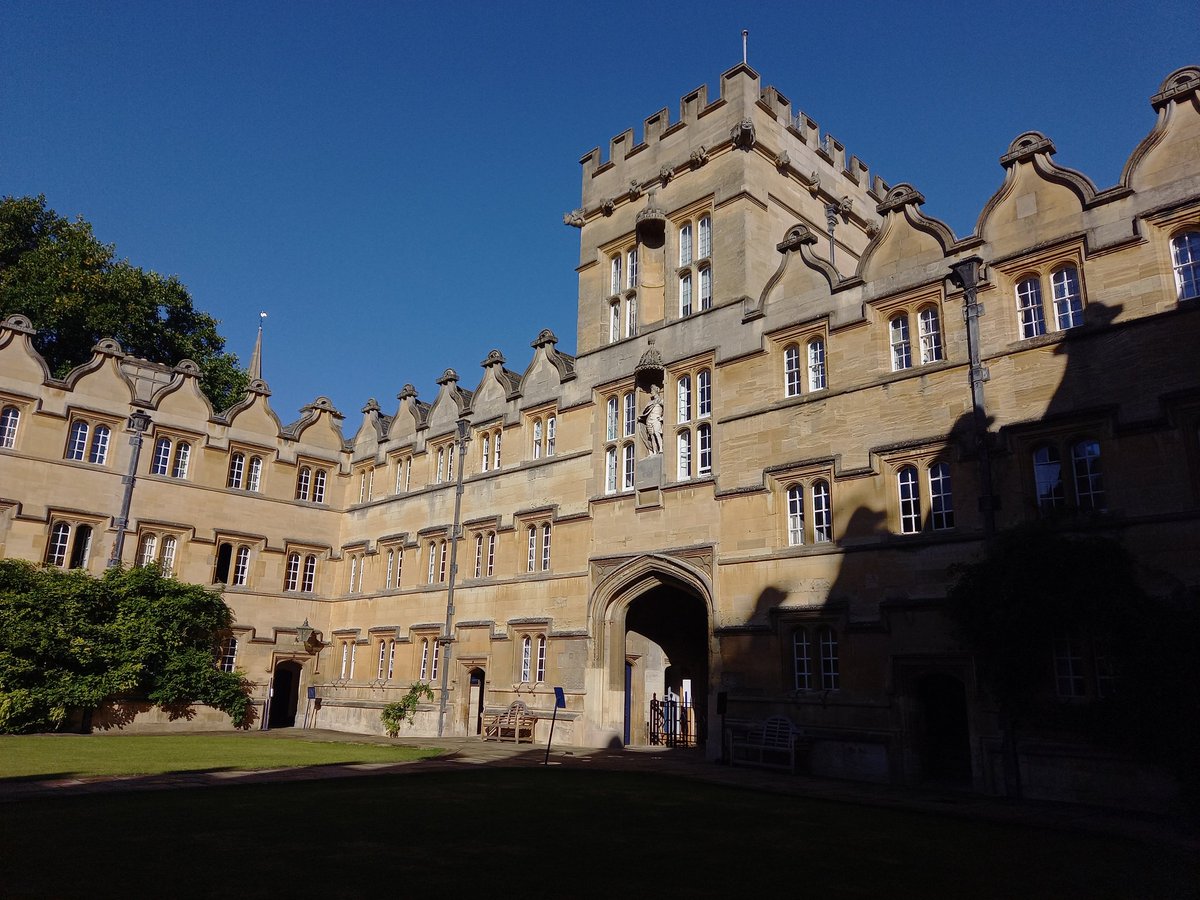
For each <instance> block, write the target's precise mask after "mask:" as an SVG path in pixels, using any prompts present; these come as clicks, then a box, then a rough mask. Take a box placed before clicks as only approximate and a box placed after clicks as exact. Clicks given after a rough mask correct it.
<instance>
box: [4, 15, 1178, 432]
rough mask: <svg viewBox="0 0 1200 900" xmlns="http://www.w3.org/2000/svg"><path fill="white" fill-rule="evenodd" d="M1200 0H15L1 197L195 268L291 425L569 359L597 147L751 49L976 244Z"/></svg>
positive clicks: (1126, 121)
mask: <svg viewBox="0 0 1200 900" xmlns="http://www.w3.org/2000/svg"><path fill="white" fill-rule="evenodd" d="M1198 13H1200V6H1198V5H1197V2H1196V0H1141V2H1138V3H1126V2H1098V0H1097V2H1090V3H1054V2H1045V0H1041V2H1029V0H1013V2H1008V3H1005V4H998V3H989V4H981V3H970V2H964V3H940V2H939V3H934V2H929V3H923V4H911V5H909V4H904V3H895V2H893V3H878V4H876V3H837V4H834V3H787V4H773V3H732V2H730V3H723V4H718V3H707V2H693V3H686V4H679V3H646V2H640V3H624V2H613V3H607V4H577V3H570V2H557V3H545V4H535V3H494V2H489V3H482V2H479V3H460V4H442V3H415V2H407V3H400V2H393V3H369V2H354V3H350V2H343V3H341V4H334V3H324V2H323V3H306V2H295V0H289V2H281V3H245V2H237V3H225V2H203V3H200V2H168V3H159V2H153V3H151V2H146V3H132V2H125V3H122V2H117V3H95V2H87V3H45V2H25V0H6V2H5V3H3V5H0V194H13V195H23V194H39V193H44V194H45V195H46V197H47V199H48V201H49V204H50V206H52V207H53V208H54V209H56V210H57V211H58V212H59V213H61V214H64V215H67V216H70V217H74V216H77V215H82V216H83V217H84V218H86V219H88V220H89V221H91V222H92V224H93V225H94V226H95V231H96V234H97V236H98V237H99V238H100V239H101V240H104V241H107V242H110V243H115V244H116V245H117V251H118V253H119V255H121V256H124V257H128V258H129V259H130V260H131V261H132V262H133V263H134V264H136V265H140V266H143V267H145V268H149V269H153V270H155V271H158V272H162V273H164V274H176V275H178V276H179V277H180V279H181V280H182V281H183V282H184V284H186V285H187V286H188V287H189V288H190V289H191V292H192V295H193V298H194V300H195V303H196V305H197V306H198V307H199V308H201V309H204V310H207V311H208V312H211V313H212V314H213V315H215V316H217V317H218V318H219V319H221V321H222V323H223V324H222V331H223V333H224V334H225V335H226V336H227V338H228V339H229V348H230V349H232V350H233V351H235V352H237V353H238V354H239V355H240V356H241V357H242V360H243V362H245V361H246V360H248V358H249V353H250V349H251V347H252V345H253V339H254V332H255V328H256V326H257V322H258V311H259V310H260V309H263V310H266V311H267V312H268V313H269V318H268V319H267V323H266V325H267V338H266V366H265V376H266V379H267V381H268V382H269V383H270V385H271V388H272V390H273V391H274V396H273V397H272V403H273V406H274V408H275V409H276V411H277V412H278V413H279V415H280V417H281V418H282V419H283V420H284V421H285V422H287V421H291V420H293V419H294V418H296V415H297V411H298V409H299V407H300V406H301V405H303V404H304V403H307V402H309V401H310V400H312V399H313V398H314V397H316V396H318V395H321V394H324V395H327V396H329V397H330V398H331V399H332V400H333V402H334V404H335V405H336V406H337V407H338V408H339V409H341V410H342V412H344V413H345V414H346V415H347V425H348V428H347V431H348V432H351V431H353V429H354V428H355V427H356V426H357V422H358V419H359V413H358V411H359V409H360V408H361V407H362V405H363V404H364V403H365V402H366V400H367V398H368V397H372V396H374V397H377V398H378V399H379V401H380V403H381V404H382V406H383V407H384V409H385V411H388V412H391V411H392V410H394V408H395V405H396V402H395V399H394V398H395V395H396V393H397V392H398V391H399V390H400V388H401V386H402V385H403V384H404V383H405V382H412V383H413V384H415V385H416V387H417V389H418V391H419V392H420V396H421V397H422V398H424V399H432V398H433V396H434V392H435V390H436V385H435V383H434V382H435V379H436V378H437V377H438V375H440V374H441V372H442V370H443V369H445V368H446V367H448V366H452V367H454V368H455V369H457V370H458V371H459V373H460V374H461V375H462V377H463V382H464V384H465V385H466V386H468V387H474V386H475V384H476V383H477V382H478V379H479V376H480V372H481V370H480V368H479V365H478V364H479V362H480V361H481V360H482V359H483V358H484V356H485V355H486V354H487V352H488V350H490V349H491V348H493V347H498V348H499V349H500V350H501V351H502V352H503V353H504V354H505V356H506V357H507V358H508V360H509V367H510V368H513V369H516V370H518V371H520V370H522V369H523V368H524V367H525V365H526V364H527V363H528V361H529V356H530V352H531V351H530V349H529V342H530V341H531V340H533V338H534V337H535V336H536V335H537V333H538V331H539V330H541V329H542V328H546V327H549V328H552V329H553V330H554V331H555V332H556V333H557V334H558V336H559V338H560V341H561V343H560V349H564V350H567V351H571V352H573V351H574V348H575V334H574V330H575V295H576V280H575V274H574V267H575V265H576V263H577V261H578V249H579V248H578V232H577V231H576V230H574V229H572V228H568V227H566V226H564V225H563V224H562V214H563V213H564V212H565V211H567V210H570V209H572V208H574V207H575V206H577V205H578V203H579V190H580V171H579V165H578V159H579V157H580V156H581V155H583V154H584V153H585V152H587V151H588V150H589V149H590V148H592V147H593V146H596V145H600V146H602V147H604V148H605V150H606V151H607V143H608V140H609V138H610V137H612V136H613V135H615V134H617V133H619V132H620V131H622V130H624V129H625V128H628V127H634V128H637V129H639V130H640V126H641V122H642V120H643V119H644V118H645V117H646V116H648V115H650V114H651V113H653V112H655V111H656V110H658V109H660V108H662V107H663V106H666V107H667V108H668V109H669V110H670V111H671V115H672V118H674V117H675V116H676V115H677V114H678V106H679V97H680V95H682V94H684V93H686V92H688V91H690V90H691V89H692V88H695V87H697V86H698V85H699V84H701V83H708V84H709V86H710V96H715V91H716V84H717V80H718V76H719V75H720V73H721V72H722V71H724V70H725V69H728V68H729V67H730V66H732V65H734V64H735V63H737V62H738V61H739V60H740V57H741V29H742V28H748V29H749V30H750V64H751V65H752V66H753V67H754V68H755V69H756V70H757V71H758V72H759V73H760V74H761V76H762V79H763V83H764V84H774V85H775V86H776V87H778V88H779V90H780V91H781V92H782V93H783V94H784V95H785V96H787V97H788V98H789V99H790V100H791V101H792V104H793V107H794V108H798V109H802V110H803V111H804V112H806V113H807V114H808V115H809V116H810V117H812V118H813V119H815V120H816V121H817V122H818V123H819V124H820V126H821V128H822V130H823V131H826V132H829V133H832V134H833V135H834V136H835V137H837V138H838V139H839V140H841V141H842V142H843V143H844V144H845V145H846V147H847V151H848V152H850V153H854V154H856V155H858V156H859V157H860V158H862V159H863V160H864V161H865V162H866V163H867V164H868V165H869V166H870V167H871V169H872V171H873V172H877V173H878V174H880V175H882V176H883V177H884V178H885V179H886V180H887V181H889V182H890V183H892V184H895V183H897V182H900V181H908V182H911V183H913V184H914V185H915V186H916V187H917V188H918V189H919V190H921V191H922V192H923V193H924V194H925V196H926V198H927V203H926V206H925V212H926V213H927V214H929V215H932V216H935V217H938V218H941V219H943V220H944V221H946V222H947V223H948V224H949V225H950V226H951V227H952V228H953V229H954V231H955V232H956V233H957V234H959V235H962V234H965V233H969V232H971V231H972V230H973V228H974V224H975V220H976V217H977V215H978V213H979V210H980V208H981V207H982V205H983V203H984V202H985V201H986V199H987V198H988V196H989V195H990V194H991V193H992V192H993V191H994V190H995V189H996V188H997V187H998V186H999V184H1000V182H1001V180H1002V170H1001V168H1000V166H999V164H998V161H997V160H998V157H999V156H1000V155H1001V154H1002V153H1003V152H1004V151H1005V149H1006V148H1007V146H1008V143H1009V142H1010V141H1011V140H1012V138H1014V137H1015V136H1016V135H1017V134H1019V133H1020V132H1022V131H1025V130H1028V129H1037V130H1040V131H1043V132H1045V133H1047V134H1048V135H1049V136H1050V137H1051V138H1052V139H1053V140H1054V141H1055V142H1056V144H1057V146H1058V151H1059V152H1058V155H1057V157H1056V159H1057V160H1058V162H1059V163H1061V164H1063V165H1067V166H1070V167H1072V168H1077V169H1080V170H1082V171H1083V172H1085V173H1086V174H1087V175H1088V176H1090V177H1091V178H1092V179H1093V180H1094V181H1096V182H1097V183H1098V184H1099V185H1100V186H1101V187H1106V186H1109V185H1111V184H1113V183H1115V182H1116V180H1117V178H1118V177H1119V175H1120V172H1121V167H1122V164H1123V163H1124V161H1125V159H1126V157H1127V156H1128V154H1129V152H1130V151H1131V150H1132V149H1133V147H1134V146H1135V144H1136V143H1137V142H1138V140H1140V139H1141V137H1142V136H1143V135H1145V134H1146V132H1148V131H1149V130H1150V128H1151V127H1152V125H1153V123H1154V114H1153V112H1152V111H1151V109H1150V106H1149V103H1148V98H1149V96H1150V95H1151V94H1152V93H1154V92H1155V91H1156V90H1157V88H1158V85H1159V83H1160V82H1161V81H1162V79H1163V78H1164V77H1165V76H1166V75H1167V74H1168V73H1169V72H1170V71H1172V70H1173V69H1176V68H1178V67H1180V66H1183V65H1187V64H1196V63H1200V38H1198V34H1200V32H1198V30H1197V22H1198V20H1200V16H1198Z"/></svg>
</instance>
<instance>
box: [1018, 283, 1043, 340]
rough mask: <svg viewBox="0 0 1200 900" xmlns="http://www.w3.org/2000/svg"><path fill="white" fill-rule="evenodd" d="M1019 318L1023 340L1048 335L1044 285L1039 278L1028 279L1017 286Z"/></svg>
mask: <svg viewBox="0 0 1200 900" xmlns="http://www.w3.org/2000/svg"><path fill="white" fill-rule="evenodd" d="M1017 317H1018V320H1019V322H1020V325H1021V337H1022V339H1024V338H1031V337H1037V336H1038V335H1039V334H1045V333H1046V318H1045V315H1044V313H1043V311H1042V285H1041V283H1040V282H1039V281H1038V279H1037V278H1026V279H1024V280H1023V281H1021V282H1020V283H1019V284H1018V285H1017Z"/></svg>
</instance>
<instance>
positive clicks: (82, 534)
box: [68, 525, 92, 569]
mask: <svg viewBox="0 0 1200 900" xmlns="http://www.w3.org/2000/svg"><path fill="white" fill-rule="evenodd" d="M91 555H92V526H91V525H79V526H78V527H76V529H75V539H74V540H73V541H72V542H71V561H70V562H69V563H68V566H69V568H72V569H86V568H87V564H88V560H89V559H90V558H91Z"/></svg>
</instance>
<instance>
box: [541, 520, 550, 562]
mask: <svg viewBox="0 0 1200 900" xmlns="http://www.w3.org/2000/svg"><path fill="white" fill-rule="evenodd" d="M542 571H543V572H549V571H550V523H549V522H546V523H545V524H544V525H542Z"/></svg>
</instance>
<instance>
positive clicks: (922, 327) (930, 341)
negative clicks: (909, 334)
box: [917, 306, 942, 365]
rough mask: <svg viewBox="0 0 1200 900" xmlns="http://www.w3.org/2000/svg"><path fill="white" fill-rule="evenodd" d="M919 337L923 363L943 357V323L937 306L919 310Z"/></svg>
mask: <svg viewBox="0 0 1200 900" xmlns="http://www.w3.org/2000/svg"><path fill="white" fill-rule="evenodd" d="M917 339H918V341H920V344H921V365H926V364H927V363H931V362H937V361H938V360H940V359H941V358H942V325H941V322H940V321H939V320H938V311H937V307H936V306H925V307H922V308H921V309H920V310H919V311H918V312H917Z"/></svg>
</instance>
